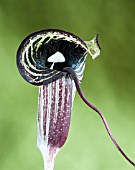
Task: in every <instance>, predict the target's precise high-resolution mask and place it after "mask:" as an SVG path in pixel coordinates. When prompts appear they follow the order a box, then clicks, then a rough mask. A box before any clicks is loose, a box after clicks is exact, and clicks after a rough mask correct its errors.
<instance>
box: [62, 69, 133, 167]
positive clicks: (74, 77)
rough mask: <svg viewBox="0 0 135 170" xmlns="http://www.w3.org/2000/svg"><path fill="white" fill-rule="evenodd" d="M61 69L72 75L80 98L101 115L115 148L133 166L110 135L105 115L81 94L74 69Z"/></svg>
mask: <svg viewBox="0 0 135 170" xmlns="http://www.w3.org/2000/svg"><path fill="white" fill-rule="evenodd" d="M62 71H64V72H67V73H69V74H71V76H72V78H73V80H74V82H75V85H76V89H77V91H78V93H79V95H80V97H81V98H82V100H83V101H84V102H85V103H86V104H87V105H88V106H89V107H90V108H91V109H93V110H94V111H95V112H97V113H98V114H99V116H100V117H101V119H102V121H103V123H104V125H105V128H106V130H107V132H108V134H109V136H110V138H111V140H112V142H113V143H114V145H115V146H116V148H117V149H118V150H119V151H120V153H121V154H122V155H123V156H124V158H125V159H126V160H127V161H128V162H129V163H130V164H132V165H133V166H134V167H135V162H133V161H132V160H131V159H130V158H129V157H128V156H127V155H126V154H125V153H124V151H123V150H122V149H121V147H120V146H119V145H118V143H117V142H116V140H115V138H114V137H113V135H112V133H111V131H110V128H109V126H108V124H107V121H106V120H105V117H104V116H103V114H102V113H101V112H100V111H99V110H98V109H97V108H96V107H95V106H93V105H92V104H91V103H90V102H88V100H87V99H86V98H85V96H84V95H83V92H82V90H81V88H80V84H79V82H78V78H77V76H76V73H75V71H74V70H73V69H72V68H71V67H66V68H64V69H63V70H62Z"/></svg>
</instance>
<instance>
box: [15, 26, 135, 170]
mask: <svg viewBox="0 0 135 170" xmlns="http://www.w3.org/2000/svg"><path fill="white" fill-rule="evenodd" d="M87 54H90V55H91V56H92V58H93V59H95V58H96V57H97V56H98V55H99V54H100V47H99V44H98V36H95V37H94V39H93V40H91V41H88V42H84V41H83V40H81V39H80V38H79V37H78V36H76V35H73V34H71V33H68V32H65V31H62V30H55V29H54V30H53V29H49V30H43V31H38V32H35V33H33V34H31V35H29V36H28V37H26V38H25V39H24V40H23V42H22V43H21V45H20V47H19V49H18V52H17V66H18V69H19V72H20V74H21V75H22V77H23V78H24V79H25V80H26V81H27V82H29V83H30V84H33V85H37V86H39V96H38V121H37V129H38V130H37V146H38V148H39V150H40V151H41V154H42V156H43V160H44V169H45V170H53V168H54V162H55V157H56V155H57V153H58V152H59V150H60V148H61V147H62V146H63V145H64V143H65V141H66V139H67V136H68V132H69V127H70V117H71V109H72V106H73V100H74V96H75V92H76V89H77V91H78V93H79V95H80V97H81V98H82V100H83V101H84V102H85V103H86V104H87V105H88V106H89V107H90V108H92V109H93V110H95V111H96V112H97V113H98V114H99V116H100V117H101V119H102V121H103V123H104V125H105V128H106V130H107V132H108V134H109V136H110V137H111V139H112V141H113V143H114V144H115V146H116V147H117V148H118V150H119V151H120V152H121V154H122V155H123V156H124V157H125V158H126V159H127V160H128V161H129V162H130V163H131V164H132V165H133V166H135V163H134V162H133V161H131V160H130V159H129V158H128V157H127V156H126V154H125V153H124V152H123V151H122V149H121V148H120V147H119V145H118V144H117V142H116V140H115V139H114V137H113V136H112V134H111V131H110V129H109V127H108V125H107V122H106V120H105V118H104V116H103V115H102V113H101V112H100V111H99V110H98V109H97V108H96V107H94V106H93V105H92V104H90V103H89V102H88V101H87V100H86V98H85V97H84V95H83V93H82V91H81V88H80V83H81V80H82V78H83V72H84V68H85V60H86V56H87Z"/></svg>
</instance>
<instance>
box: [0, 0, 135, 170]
mask: <svg viewBox="0 0 135 170" xmlns="http://www.w3.org/2000/svg"><path fill="white" fill-rule="evenodd" d="M47 28H58V29H62V30H65V31H69V32H72V33H74V34H76V35H78V36H80V37H81V38H82V39H83V40H90V39H91V38H93V37H94V35H95V34H97V33H99V34H100V37H99V42H100V45H101V48H102V53H101V56H100V57H99V58H97V59H96V60H94V61H93V60H92V59H91V57H90V56H88V57H87V63H86V69H85V73H84V79H83V81H82V85H81V87H82V89H83V92H84V94H85V96H86V97H87V98H88V99H89V100H90V101H91V102H92V103H93V104H94V105H96V106H97V107H98V108H99V109H100V110H102V112H103V113H104V115H105V117H106V119H107V120H108V123H109V125H110V128H111V130H112V132H113V134H114V136H115V137H116V139H117V141H118V143H119V144H120V145H121V147H122V148H123V149H124V150H125V152H126V153H127V154H128V155H129V156H130V157H131V158H132V159H133V160H135V133H134V131H135V102H134V101H135V65H134V62H135V56H134V53H135V38H134V37H135V0H129V1H127V0H113V1H111V0H110V1H109V0H72V1H70V0H67V1H65V0H53V1H50V0H22V1H19V0H18V1H17V0H0V72H1V80H0V91H1V92H0V169H1V170H18V169H19V170H43V162H42V157H41V154H40V152H39V151H38V149H37V147H36V117H37V96H38V88H37V87H34V86H32V85H29V84H28V83H26V82H25V81H24V80H23V79H22V78H21V76H20V75H19V73H18V70H17V68H16V51H17V48H18V46H19V44H20V43H21V41H22V40H23V39H24V38H25V37H26V36H27V35H29V34H30V33H32V32H34V31H37V30H41V29H47ZM63 169H64V170H120V169H122V170H132V169H133V167H132V166H131V165H130V164H129V163H128V162H126V161H125V160H124V158H123V157H122V156H121V155H120V153H119V152H118V151H117V150H116V148H115V147H114V145H113V143H112V142H111V140H110V138H109V136H108V135H107V133H106V131H105V128H104V126H103V123H102V122H101V120H100V118H99V117H98V116H97V114H96V113H95V112H93V111H92V110H90V109H89V108H88V107H87V106H86V105H85V104H84V103H83V102H82V101H81V99H80V98H79V96H78V94H77V95H76V98H75V102H74V107H73V110H72V119H71V128H70V132H69V136H68V140H67V142H66V144H65V145H64V147H63V148H62V149H61V151H60V153H59V154H58V156H57V159H56V163H55V170H63Z"/></svg>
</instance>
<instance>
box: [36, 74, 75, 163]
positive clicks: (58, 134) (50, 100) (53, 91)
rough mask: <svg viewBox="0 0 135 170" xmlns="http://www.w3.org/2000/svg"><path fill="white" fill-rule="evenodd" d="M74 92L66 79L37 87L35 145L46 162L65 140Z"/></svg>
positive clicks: (69, 80)
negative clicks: (36, 131) (36, 134)
mask: <svg viewBox="0 0 135 170" xmlns="http://www.w3.org/2000/svg"><path fill="white" fill-rule="evenodd" d="M75 91H76V89H75V85H74V82H73V80H71V78H66V77H62V78H61V79H58V80H56V81H54V82H52V83H50V84H48V85H43V86H40V87H39V98H38V136H37V145H38V147H39V149H40V151H41V153H42V155H43V157H44V159H45V160H46V161H47V159H51V156H49V155H52V157H53V156H54V155H55V154H57V152H58V150H59V148H61V147H62V146H63V145H64V143H65V141H66V139H67V136H68V131H69V127H70V117H71V109H72V103H73V99H74V95H75ZM52 159H55V158H52ZM48 161H50V162H52V160H48ZM48 161H47V162H48ZM46 164H47V163H46Z"/></svg>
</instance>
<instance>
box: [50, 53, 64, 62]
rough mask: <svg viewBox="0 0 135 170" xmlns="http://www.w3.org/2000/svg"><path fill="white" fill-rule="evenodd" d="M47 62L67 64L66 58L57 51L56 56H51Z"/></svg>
mask: <svg viewBox="0 0 135 170" xmlns="http://www.w3.org/2000/svg"><path fill="white" fill-rule="evenodd" d="M47 61H48V62H50V63H63V62H65V57H64V55H63V54H62V53H60V52H59V51H57V52H56V53H55V54H53V55H51V56H50V57H49V58H48V59H47Z"/></svg>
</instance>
